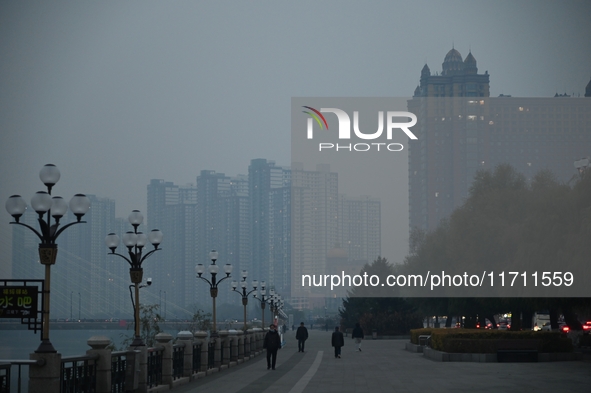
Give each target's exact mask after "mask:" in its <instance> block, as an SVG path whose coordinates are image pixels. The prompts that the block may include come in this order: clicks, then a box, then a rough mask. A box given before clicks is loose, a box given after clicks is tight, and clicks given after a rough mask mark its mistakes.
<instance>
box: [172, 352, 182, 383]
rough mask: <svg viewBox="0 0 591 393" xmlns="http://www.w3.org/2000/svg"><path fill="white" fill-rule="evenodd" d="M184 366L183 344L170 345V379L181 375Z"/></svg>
mask: <svg viewBox="0 0 591 393" xmlns="http://www.w3.org/2000/svg"><path fill="white" fill-rule="evenodd" d="M184 367H185V344H174V345H173V346H172V379H173V380H175V379H178V378H182V377H183V368H184Z"/></svg>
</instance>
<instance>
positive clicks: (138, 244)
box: [105, 210, 163, 347]
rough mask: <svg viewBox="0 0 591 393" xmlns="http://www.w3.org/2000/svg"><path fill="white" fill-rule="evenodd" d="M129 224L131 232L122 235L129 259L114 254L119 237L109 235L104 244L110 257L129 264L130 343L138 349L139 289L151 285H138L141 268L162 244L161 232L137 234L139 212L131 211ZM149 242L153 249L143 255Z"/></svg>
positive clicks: (148, 283)
mask: <svg viewBox="0 0 591 393" xmlns="http://www.w3.org/2000/svg"><path fill="white" fill-rule="evenodd" d="M128 219H129V223H130V224H131V225H132V226H133V232H132V231H127V232H126V233H125V234H124V235H123V244H124V245H125V247H127V252H128V254H129V258H128V257H126V256H124V255H121V254H118V253H116V252H115V250H116V249H117V247H118V246H119V236H117V235H116V234H115V233H109V234H108V235H107V236H106V237H105V244H106V245H107V247H108V248H109V249H110V250H111V254H110V255H117V256H118V257H121V258H123V259H125V260H126V261H127V263H129V276H130V278H131V282H132V284H131V285H130V286H129V291H130V294H131V287H134V288H135V302H134V300H133V296H131V304H132V305H133V314H134V318H133V319H134V325H135V333H134V334H135V337H134V339H133V342H132V343H131V346H132V347H138V346H143V345H145V343H144V341H143V340H142V338H141V336H140V288H143V287H145V286H149V285H151V284H152V280H151V279H148V281H147V283H146V285H140V284H141V283H142V280H143V276H144V269H143V267H142V263H143V262H144V261H145V260H146V259H147V258H148V257H149V256H151V255H152V254H153V253H155V252H156V251H159V250H161V248H158V246H159V245H160V243H162V237H163V235H162V232H161V231H160V230H158V229H152V231H150V233H149V234H148V235H146V234H144V233H142V232H138V231H137V229H138V227H139V226H140V225H141V223H142V222H143V221H144V216H143V215H142V213H141V212H140V211H139V210H133V211H132V212H131V214H130V215H129V218H128ZM148 242H150V243H151V244H152V245H153V246H154V249H153V250H151V251H149V252H147V253H146V254H144V255H142V254H143V251H144V246H145V245H146V244H147V243H148Z"/></svg>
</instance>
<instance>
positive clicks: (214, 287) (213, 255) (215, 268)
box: [195, 250, 232, 337]
mask: <svg viewBox="0 0 591 393" xmlns="http://www.w3.org/2000/svg"><path fill="white" fill-rule="evenodd" d="M209 259H211V265H209V269H208V270H209V273H210V274H211V281H209V280H208V279H207V278H205V277H201V275H202V274H203V273H204V272H205V266H203V264H201V263H199V264H197V266H195V273H197V278H200V279H202V280H203V281H205V282H206V283H208V284H209V294H210V295H211V299H212V301H213V332H211V336H212V337H217V335H218V329H217V321H216V310H215V298H216V297H217V296H218V285H219V283H221V282H222V281H224V280H225V279H227V278H230V274H231V273H232V265H230V264H229V263H227V264H225V265H224V273H226V277H223V278H221V279H219V280H217V281H216V276H217V274H218V272H219V271H220V265H216V264H215V261H217V259H218V252H217V251H216V250H211V252H210V253H209Z"/></svg>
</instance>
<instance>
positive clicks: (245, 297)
mask: <svg viewBox="0 0 591 393" xmlns="http://www.w3.org/2000/svg"><path fill="white" fill-rule="evenodd" d="M247 277H248V272H247V271H246V270H243V271H242V281H240V287H241V288H242V291H237V290H236V288H237V287H238V283H237V282H236V281H232V291H234V292H236V293H238V294H240V296H242V306H244V329H243V330H244V331H246V306H247V305H248V295H250V294H251V293H253V292H254V291H256V290H257V286H258V285H259V282H258V281H257V280H253V281H252V290H250V291H248V292H247V291H246V278H247Z"/></svg>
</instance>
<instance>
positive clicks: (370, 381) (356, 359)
mask: <svg viewBox="0 0 591 393" xmlns="http://www.w3.org/2000/svg"><path fill="white" fill-rule="evenodd" d="M309 333H310V338H309V339H308V340H307V341H306V352H305V353H299V352H298V349H297V341H296V340H295V332H293V331H288V332H287V333H286V342H287V344H286V346H285V347H284V348H282V349H281V350H280V351H279V353H278V355H277V369H276V370H275V371H273V370H267V364H266V358H265V356H264V355H260V356H258V357H256V358H254V359H252V360H250V361H248V362H245V363H243V364H241V365H238V366H236V367H232V368H230V369H227V370H224V371H221V372H219V373H216V374H214V375H211V376H208V377H205V378H203V379H199V380H197V381H194V382H191V383H190V384H187V385H184V386H181V387H178V388H175V389H174V390H173V391H174V392H178V393H193V392H195V393H196V392H204V391H211V392H224V393H250V392H252V393H254V392H257V393H261V392H264V393H275V392H277V393H279V392H281V393H301V392H304V393H308V392H326V393H330V392H335V393H336V392H339V393H342V392H393V391H395V392H431V391H437V392H448V391H452V390H453V391H454V392H471V393H474V392H479V393H481V392H494V393H507V392H524V391H526V392H529V391H535V392H558V391H576V392H585V391H589V389H590V388H589V387H590V386H591V362H588V361H587V362H584V361H571V362H547V363H471V362H434V361H431V360H428V359H425V358H424V357H423V355H422V354H417V353H411V352H408V351H406V350H404V344H405V343H406V342H407V340H371V339H366V340H364V341H363V343H362V349H363V351H362V352H358V351H356V350H355V349H356V346H355V343H354V342H353V340H352V339H351V338H350V337H345V346H344V347H343V349H342V355H341V356H342V357H341V358H340V359H335V357H334V352H333V349H332V347H331V346H330V335H331V333H332V332H325V331H319V330H309Z"/></svg>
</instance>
